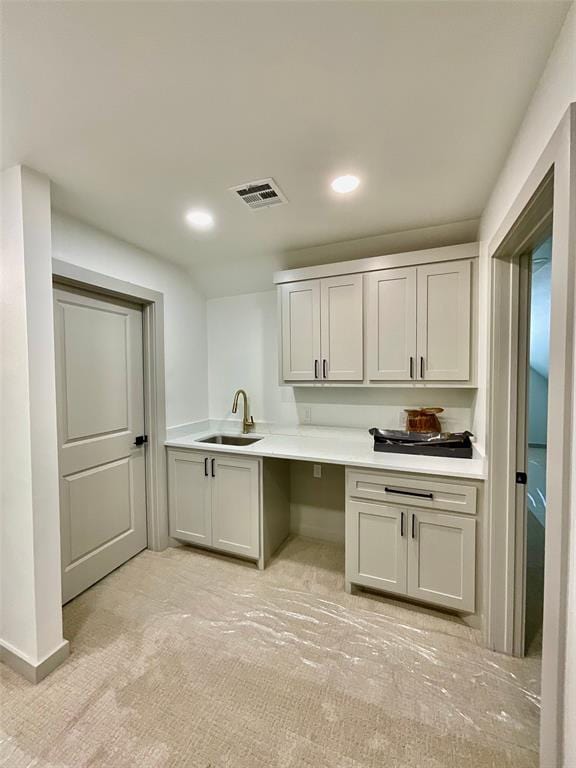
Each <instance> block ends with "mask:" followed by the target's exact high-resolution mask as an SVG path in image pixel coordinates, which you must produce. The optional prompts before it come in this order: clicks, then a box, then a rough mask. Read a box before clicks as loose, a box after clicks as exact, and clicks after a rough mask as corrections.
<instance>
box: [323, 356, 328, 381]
mask: <svg viewBox="0 0 576 768" xmlns="http://www.w3.org/2000/svg"><path fill="white" fill-rule="evenodd" d="M322 375H323V376H324V378H325V379H327V378H328V363H327V361H326V360H322Z"/></svg>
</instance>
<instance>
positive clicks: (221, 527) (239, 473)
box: [211, 455, 260, 558]
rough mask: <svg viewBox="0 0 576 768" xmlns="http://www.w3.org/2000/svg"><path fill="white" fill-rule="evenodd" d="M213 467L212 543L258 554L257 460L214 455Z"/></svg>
mask: <svg viewBox="0 0 576 768" xmlns="http://www.w3.org/2000/svg"><path fill="white" fill-rule="evenodd" d="M211 464H212V460H211ZM213 467H214V475H215V477H214V479H213V483H212V546H213V547H216V548H217V549H222V550H224V551H226V552H233V553H234V554H236V555H243V556H244V557H252V558H254V557H258V555H259V551H260V547H259V544H258V539H259V536H258V533H259V529H260V526H259V506H260V505H259V501H258V499H259V488H258V462H257V461H254V460H253V459H241V458H239V457H238V456H230V457H229V456H226V455H221V456H218V457H217V458H215V459H214V462H213Z"/></svg>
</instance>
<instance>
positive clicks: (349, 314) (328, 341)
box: [320, 275, 364, 381]
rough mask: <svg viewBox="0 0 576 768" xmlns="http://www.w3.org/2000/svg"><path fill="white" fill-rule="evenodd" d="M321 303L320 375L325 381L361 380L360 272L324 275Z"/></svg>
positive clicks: (362, 370) (361, 322)
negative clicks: (334, 275)
mask: <svg viewBox="0 0 576 768" xmlns="http://www.w3.org/2000/svg"><path fill="white" fill-rule="evenodd" d="M320 306H321V321H320V327H321V339H322V343H321V352H322V365H321V371H320V377H321V378H322V379H324V380H327V381H362V379H363V377H364V364H363V360H364V352H363V314H362V312H363V311H362V275H344V276H339V277H326V278H324V279H323V280H322V281H321V301H320Z"/></svg>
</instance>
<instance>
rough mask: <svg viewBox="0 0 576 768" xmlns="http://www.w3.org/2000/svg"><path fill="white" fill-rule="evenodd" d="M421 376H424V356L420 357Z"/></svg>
mask: <svg viewBox="0 0 576 768" xmlns="http://www.w3.org/2000/svg"><path fill="white" fill-rule="evenodd" d="M420 378H421V379H423V378H424V358H423V357H420Z"/></svg>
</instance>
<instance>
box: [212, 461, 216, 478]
mask: <svg viewBox="0 0 576 768" xmlns="http://www.w3.org/2000/svg"><path fill="white" fill-rule="evenodd" d="M215 461H216V459H212V462H211V463H212V477H216V471H215V469H214V462H215Z"/></svg>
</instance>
